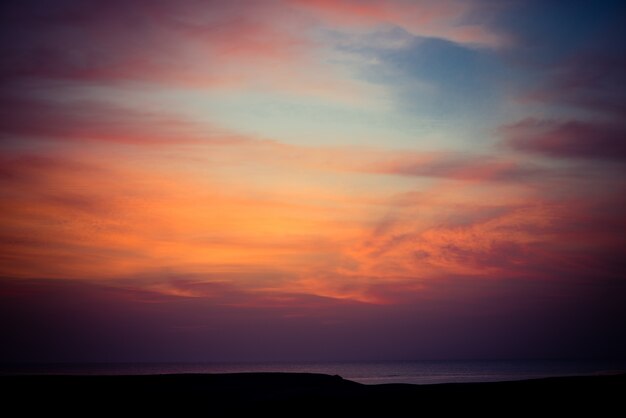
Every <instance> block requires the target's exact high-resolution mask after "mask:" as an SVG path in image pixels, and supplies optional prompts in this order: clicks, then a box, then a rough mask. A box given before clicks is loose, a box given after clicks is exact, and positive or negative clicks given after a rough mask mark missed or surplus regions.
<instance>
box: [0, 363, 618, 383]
mask: <svg viewBox="0 0 626 418" xmlns="http://www.w3.org/2000/svg"><path fill="white" fill-rule="evenodd" d="M240 372H307V373H325V374H332V375H335V374H337V375H340V376H341V377H343V378H344V379H350V380H354V381H356V382H360V383H366V384H382V383H415V384H429V383H463V382H495V381H504V380H522V379H533V378H541V377H550V376H576V375H593V374H609V373H618V372H622V373H623V372H626V361H621V362H615V361H614V362H609V361H607V362H598V361H583V362H581V361H421V362H381V363H349V362H344V363H339V362H337V363H80V364H74V363H63V364H57V363H55V364H20V365H15V364H12V365H6V364H5V365H0V374H111V375H119V374H168V373H240Z"/></svg>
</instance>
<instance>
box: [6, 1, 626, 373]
mask: <svg viewBox="0 0 626 418" xmlns="http://www.w3.org/2000/svg"><path fill="white" fill-rule="evenodd" d="M0 32H1V35H0V56H1V59H0V196H1V199H0V334H2V344H1V345H2V348H0V361H22V360H27V361H141V360H143V361H170V360H171V361H260V360H285V361H292V360H394V359H397V360H408V359H451V358H461V359H465V358H546V357H548V358H566V357H567V358H571V357H607V356H608V357H611V356H613V357H614V356H618V355H623V353H625V352H626V332H625V331H624V329H625V327H626V176H625V174H626V8H625V7H624V6H623V5H622V3H621V2H620V1H540V0H536V1H532V0H531V1H524V0H504V1H495V0H494V1H490V0H484V1H483V0H467V1H462V0H458V1H455V0H443V1H427V0H423V1H421V0H415V1H411V0H406V1H403V0H398V1H367V0H363V1H360V0H263V1H261V0H259V1H255V0H250V1H243V0H217V1H215V0H213V1H209V0H207V1H201V0H195V1H192V0H184V1H179V0H106V1H105V0H50V1H43V0H28V1H23V0H22V1H18V0H15V1H4V2H2V4H1V5H0Z"/></svg>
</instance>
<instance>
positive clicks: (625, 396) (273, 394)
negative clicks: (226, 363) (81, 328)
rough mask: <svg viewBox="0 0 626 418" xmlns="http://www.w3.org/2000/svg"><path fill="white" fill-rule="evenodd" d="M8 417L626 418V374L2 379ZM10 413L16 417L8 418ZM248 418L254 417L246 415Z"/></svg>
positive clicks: (215, 375)
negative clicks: (517, 417)
mask: <svg viewBox="0 0 626 418" xmlns="http://www.w3.org/2000/svg"><path fill="white" fill-rule="evenodd" d="M0 384H1V385H2V387H1V388H0V389H1V391H2V392H1V393H2V394H3V398H4V401H3V404H4V406H5V408H17V411H19V412H20V415H25V414H28V413H38V414H42V413H45V414H50V413H63V414H66V415H67V414H70V415H83V416H89V415H93V414H100V413H107V414H112V413H116V414H124V413H138V412H139V413H142V414H156V415H172V416H174V415H176V416H188V415H191V414H193V415H194V416H195V415H199V416H232V415H231V414H235V413H248V414H252V413H254V414H257V413H260V412H263V413H269V414H270V416H385V417H388V416H427V415H428V414H430V413H434V412H436V413H468V412H472V413H481V414H498V415H511V414H516V413H528V414H530V413H533V414H535V413H559V414H563V413H568V412H574V411H575V412H578V413H593V414H594V416H599V415H604V414H609V413H616V412H617V411H620V410H621V411H623V407H624V401H625V400H626V374H619V375H606V376H584V377H556V378H547V379H536V380H525V381H512V382H497V383H460V384H438V385H410V384H385V385H363V384H359V383H356V382H352V381H349V380H345V379H342V378H341V377H339V376H329V375H323V374H308V373H236V374H180V375H135V376H68V375H16V376H0ZM8 410H11V409H8ZM38 416H41V415H38ZM248 416H249V415H248Z"/></svg>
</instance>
